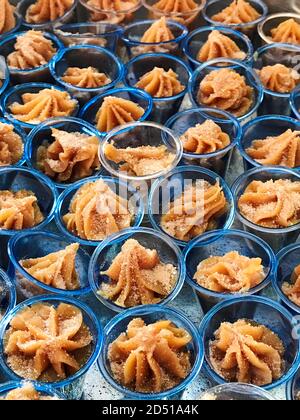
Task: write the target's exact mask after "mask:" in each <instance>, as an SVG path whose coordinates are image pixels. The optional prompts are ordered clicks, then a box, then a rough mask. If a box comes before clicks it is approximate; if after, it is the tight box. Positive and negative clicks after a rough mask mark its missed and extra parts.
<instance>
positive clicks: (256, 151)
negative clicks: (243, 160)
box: [246, 129, 300, 168]
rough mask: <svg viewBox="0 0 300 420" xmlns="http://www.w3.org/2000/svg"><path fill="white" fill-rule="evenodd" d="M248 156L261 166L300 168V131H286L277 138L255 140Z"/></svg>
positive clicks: (247, 150)
mask: <svg viewBox="0 0 300 420" xmlns="http://www.w3.org/2000/svg"><path fill="white" fill-rule="evenodd" d="M246 152H247V154H248V155H249V156H250V157H251V158H252V159H254V160H256V161H257V162H258V163H260V164H261V165H265V166H272V165H276V166H287V167H288V168H295V167H298V166H300V131H292V130H290V129H289V130H286V131H285V132H284V133H283V134H281V135H280V136H276V137H267V138H266V139H263V140H254V141H253V142H252V144H251V146H250V147H249V148H248V149H246Z"/></svg>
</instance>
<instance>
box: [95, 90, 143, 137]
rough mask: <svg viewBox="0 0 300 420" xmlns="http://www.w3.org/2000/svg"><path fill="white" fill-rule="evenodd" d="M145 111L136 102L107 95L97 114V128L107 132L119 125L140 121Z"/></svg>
mask: <svg viewBox="0 0 300 420" xmlns="http://www.w3.org/2000/svg"><path fill="white" fill-rule="evenodd" d="M144 113H145V111H144V109H143V108H142V107H141V106H139V105H138V104H136V103H135V102H132V101H129V100H127V99H123V98H117V97H116V96H107V97H106V98H104V100H103V103H102V105H101V107H100V109H99V111H98V112H97V115H96V123H97V128H98V130H99V131H101V132H105V133H106V132H108V131H110V130H112V129H113V128H115V127H118V126H119V125H123V124H126V123H129V122H134V121H138V120H139V119H140V118H141V117H142V116H143V115H144Z"/></svg>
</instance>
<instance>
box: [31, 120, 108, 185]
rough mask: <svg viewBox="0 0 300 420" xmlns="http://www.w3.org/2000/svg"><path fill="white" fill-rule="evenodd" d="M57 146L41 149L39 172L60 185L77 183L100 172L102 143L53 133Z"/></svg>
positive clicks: (87, 138) (56, 132)
mask: <svg viewBox="0 0 300 420" xmlns="http://www.w3.org/2000/svg"><path fill="white" fill-rule="evenodd" d="M52 136H53V137H54V139H55V140H54V142H53V143H51V144H49V143H48V142H44V143H43V144H42V145H41V146H39V147H38V149H37V166H38V169H39V170H41V171H42V172H44V173H45V174H46V175H48V176H49V177H50V178H53V179H55V180H56V181H58V182H66V181H68V182H74V181H78V180H80V179H82V178H86V177H88V176H90V175H92V174H93V172H94V171H95V170H98V169H100V162H99V158H98V147H99V139H98V138H97V137H96V136H88V135H86V134H82V133H74V132H73V133H68V132H67V131H62V130H57V129H56V128H53V129H52Z"/></svg>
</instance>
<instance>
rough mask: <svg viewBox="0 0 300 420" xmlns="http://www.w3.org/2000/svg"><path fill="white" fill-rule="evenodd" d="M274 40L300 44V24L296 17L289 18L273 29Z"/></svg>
mask: <svg viewBox="0 0 300 420" xmlns="http://www.w3.org/2000/svg"><path fill="white" fill-rule="evenodd" d="M271 36H272V41H274V42H283V43H289V44H300V24H299V23H298V22H296V21H295V19H293V18H292V19H288V20H285V21H284V22H282V23H280V25H278V26H277V28H273V29H272V30H271Z"/></svg>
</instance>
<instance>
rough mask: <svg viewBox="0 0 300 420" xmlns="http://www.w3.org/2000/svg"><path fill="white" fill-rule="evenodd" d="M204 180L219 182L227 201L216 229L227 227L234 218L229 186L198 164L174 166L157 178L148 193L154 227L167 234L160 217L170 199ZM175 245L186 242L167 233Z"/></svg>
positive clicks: (150, 214) (185, 243)
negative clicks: (165, 175)
mask: <svg viewBox="0 0 300 420" xmlns="http://www.w3.org/2000/svg"><path fill="white" fill-rule="evenodd" d="M201 179H202V180H204V181H207V182H209V183H210V184H212V185H215V183H216V182H219V183H220V187H221V188H222V190H223V193H224V195H225V198H226V201H227V204H228V205H227V209H226V211H225V213H224V214H223V215H222V216H221V217H219V218H218V220H217V224H218V226H217V228H218V229H229V228H230V227H231V225H232V223H233V220H234V212H235V206H234V200H233V196H232V193H231V191H230V188H229V187H228V185H227V184H226V183H225V181H224V180H223V179H222V178H221V177H220V176H219V175H217V174H216V173H214V172H212V171H210V170H209V169H205V168H200V167H198V166H180V167H177V168H175V169H174V170H173V171H172V172H171V173H170V174H169V175H168V176H167V177H166V178H160V179H157V180H156V181H155V182H154V183H153V185H152V188H151V191H150V195H149V219H150V222H151V225H152V226H153V228H154V229H156V230H158V231H159V232H163V233H165V234H167V235H168V233H167V232H165V231H164V229H163V228H162V226H161V218H162V216H163V215H164V213H165V211H166V210H167V208H168V206H169V204H170V203H172V201H173V200H174V199H175V198H177V197H178V196H181V195H182V193H183V192H184V189H185V187H187V186H190V185H191V183H192V182H194V181H197V180H201ZM168 236H169V237H170V238H171V239H172V240H173V241H174V242H175V243H176V244H177V245H179V246H180V247H185V246H186V245H187V242H184V241H181V240H178V239H176V238H174V237H172V236H170V235H168Z"/></svg>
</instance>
